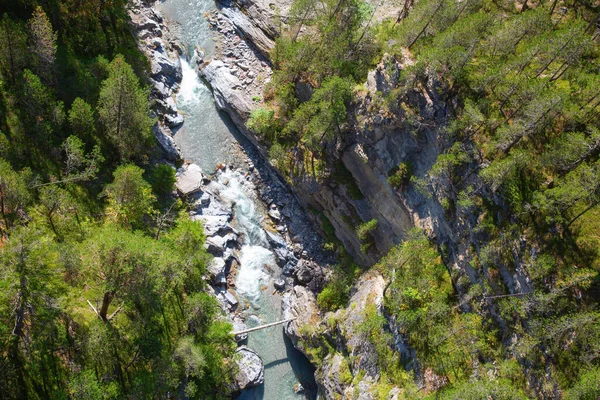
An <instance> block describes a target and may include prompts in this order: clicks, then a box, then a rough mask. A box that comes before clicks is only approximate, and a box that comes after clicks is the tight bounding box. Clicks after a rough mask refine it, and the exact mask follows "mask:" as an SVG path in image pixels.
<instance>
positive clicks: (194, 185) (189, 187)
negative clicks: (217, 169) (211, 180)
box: [175, 164, 203, 196]
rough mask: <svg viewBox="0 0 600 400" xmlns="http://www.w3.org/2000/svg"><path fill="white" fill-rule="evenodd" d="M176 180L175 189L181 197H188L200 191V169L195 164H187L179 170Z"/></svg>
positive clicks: (201, 176)
mask: <svg viewBox="0 0 600 400" xmlns="http://www.w3.org/2000/svg"><path fill="white" fill-rule="evenodd" d="M176 179H177V180H176V181H175V187H176V188H177V190H178V191H179V193H180V194H182V195H183V196H188V195H190V194H192V193H196V192H198V191H200V190H201V189H202V179H203V175H202V169H201V168H200V167H199V166H197V165H196V164H189V165H187V166H184V167H183V168H181V169H179V171H177V174H176Z"/></svg>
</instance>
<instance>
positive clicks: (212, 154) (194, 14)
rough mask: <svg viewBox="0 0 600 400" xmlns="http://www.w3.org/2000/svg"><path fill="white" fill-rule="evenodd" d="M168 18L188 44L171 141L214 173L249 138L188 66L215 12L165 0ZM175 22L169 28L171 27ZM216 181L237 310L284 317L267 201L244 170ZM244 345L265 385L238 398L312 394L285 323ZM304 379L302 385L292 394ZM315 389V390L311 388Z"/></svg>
mask: <svg viewBox="0 0 600 400" xmlns="http://www.w3.org/2000/svg"><path fill="white" fill-rule="evenodd" d="M157 8H158V9H159V10H160V11H161V12H162V13H163V15H164V16H165V17H166V18H167V20H169V21H170V23H171V26H172V28H171V29H172V30H174V31H175V32H177V34H178V35H179V39H180V40H181V42H182V43H183V44H184V45H185V46H186V48H187V56H186V57H184V58H182V60H181V61H182V70H183V79H182V82H181V88H180V91H179V93H178V95H177V106H178V108H179V110H180V112H181V113H182V114H183V116H184V118H185V123H184V124H183V126H182V127H181V128H180V129H179V130H177V132H176V133H175V135H174V138H175V142H176V143H177V144H178V146H179V147H180V149H181V152H182V155H183V157H184V158H185V159H186V160H189V161H192V162H194V163H196V164H198V165H199V166H200V167H201V168H202V169H203V170H204V171H205V172H207V173H213V172H214V171H215V169H216V165H217V164H219V163H224V164H227V163H230V162H234V161H235V160H236V159H237V160H239V158H240V156H243V154H242V155H241V154H240V146H238V143H241V145H242V147H245V146H249V143H248V141H246V140H244V138H243V137H242V135H241V134H240V133H239V132H238V131H237V130H236V129H235V127H234V126H233V124H232V123H231V121H230V120H229V119H228V118H227V116H226V115H223V113H221V112H219V111H217V109H216V108H215V105H214V101H213V98H212V94H211V92H210V90H209V89H208V88H207V87H206V86H205V85H204V83H203V82H202V81H201V80H200V78H199V77H198V75H197V73H196V71H195V69H194V68H193V67H192V65H195V62H194V60H193V59H192V57H193V54H194V48H198V49H201V50H202V51H203V52H205V54H206V55H207V56H210V55H211V53H212V52H213V51H214V48H215V46H214V41H213V39H212V35H213V34H214V32H212V31H211V30H210V29H209V25H208V23H207V21H206V19H205V17H204V14H205V13H206V12H209V11H211V10H214V9H215V4H214V2H213V1H210V0H166V1H164V2H162V3H159V4H158V7H157ZM175 24H176V26H173V25H175ZM215 179H216V180H217V181H218V182H219V183H221V184H222V185H223V188H222V190H221V197H222V200H224V201H228V202H230V203H231V204H233V205H234V221H233V223H234V225H235V228H236V229H237V230H238V231H239V232H240V233H241V235H242V237H244V242H243V245H242V248H241V250H240V254H239V259H240V268H239V271H238V276H237V278H236V290H237V293H238V295H239V296H240V300H241V301H240V303H241V304H240V308H244V307H247V308H246V309H245V310H244V311H243V315H244V317H245V319H246V324H247V325H248V326H249V327H253V326H257V325H262V324H265V323H269V322H275V321H278V320H280V319H281V296H280V294H279V293H278V292H277V291H275V290H274V287H273V282H274V280H275V279H276V278H278V277H279V276H280V274H281V269H280V268H279V267H278V266H277V263H276V262H275V257H274V254H273V252H272V251H271V249H270V246H269V243H268V241H267V238H266V232H265V229H268V226H267V224H266V222H265V218H264V216H265V215H266V210H265V206H264V204H263V203H262V202H261V201H260V200H259V199H258V196H257V194H256V191H255V190H254V188H253V186H252V184H251V183H250V182H248V181H247V180H246V179H245V177H244V176H243V174H242V173H240V172H238V171H231V170H229V169H228V170H227V171H225V172H222V173H218V174H217V175H216V176H215ZM247 345H248V347H250V348H251V349H253V350H255V351H256V352H257V353H258V354H259V355H260V357H261V358H262V360H263V363H264V365H265V383H264V384H263V385H261V386H259V387H257V388H253V389H250V390H246V391H244V392H242V394H241V395H240V396H239V397H238V398H239V399H242V400H248V399H252V400H254V399H256V400H258V399H265V400H286V399H290V400H297V399H303V398H308V399H313V398H315V397H316V396H315V393H314V387H315V383H314V377H313V374H314V370H313V368H312V366H311V365H310V364H309V362H308V360H307V359H306V358H305V357H304V356H303V355H302V354H301V353H300V352H298V351H297V350H296V349H295V348H294V347H293V346H292V344H291V342H290V340H289V339H288V338H287V337H286V336H285V334H284V332H283V327H282V326H276V327H272V328H267V329H263V330H260V331H256V332H252V333H250V334H249V335H248V343H247ZM298 383H301V384H302V385H303V386H304V387H305V388H307V390H305V391H304V393H298V394H297V393H296V391H295V390H294V387H295V386H296V385H297V384H298ZM309 388H312V389H313V390H308V389H309Z"/></svg>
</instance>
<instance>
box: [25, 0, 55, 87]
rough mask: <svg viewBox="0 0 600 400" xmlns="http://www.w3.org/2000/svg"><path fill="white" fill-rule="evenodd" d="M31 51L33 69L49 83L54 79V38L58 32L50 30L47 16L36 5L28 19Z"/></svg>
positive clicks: (50, 26)
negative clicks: (33, 62) (33, 61)
mask: <svg viewBox="0 0 600 400" xmlns="http://www.w3.org/2000/svg"><path fill="white" fill-rule="evenodd" d="M29 34H30V35H31V52H32V54H34V56H35V61H36V62H35V66H36V68H35V70H36V72H37V74H38V75H39V76H40V77H42V78H43V80H44V82H45V83H47V84H49V83H52V80H53V79H54V77H53V74H54V61H55V59H56V49H57V45H56V39H57V37H58V34H57V33H56V32H54V31H53V30H52V24H51V23H50V20H49V19H48V16H47V15H46V13H45V12H44V10H43V9H42V7H40V6H37V7H36V9H35V10H34V12H33V15H32V16H31V19H30V20H29Z"/></svg>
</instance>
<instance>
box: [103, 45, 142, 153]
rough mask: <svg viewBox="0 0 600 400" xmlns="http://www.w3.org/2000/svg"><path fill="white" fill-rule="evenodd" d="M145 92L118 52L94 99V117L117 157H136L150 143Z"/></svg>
mask: <svg viewBox="0 0 600 400" xmlns="http://www.w3.org/2000/svg"><path fill="white" fill-rule="evenodd" d="M149 114H150V110H149V105H148V93H147V92H146V90H144V89H142V87H141V86H140V84H139V81H138V78H137V76H135V73H134V72H133V69H132V68H131V66H129V64H127V62H126V61H125V59H124V58H123V56H121V55H118V56H116V57H115V58H114V60H113V61H112V62H111V63H110V65H109V67H108V78H107V79H106V80H105V81H104V82H102V88H101V90H100V97H99V99H98V118H99V121H100V123H101V124H102V127H103V131H104V133H105V135H106V137H107V138H108V140H109V141H110V142H111V143H112V145H113V146H114V147H115V148H116V149H117V150H118V151H119V155H120V157H121V158H123V159H125V160H131V159H133V158H139V157H140V155H141V154H144V153H145V149H146V148H147V146H148V145H149V144H150V143H151V139H152V132H151V127H152V125H153V123H154V122H153V121H152V119H151V118H150V117H149Z"/></svg>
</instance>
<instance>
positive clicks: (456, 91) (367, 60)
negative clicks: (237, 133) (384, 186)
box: [249, 0, 600, 399]
mask: <svg viewBox="0 0 600 400" xmlns="http://www.w3.org/2000/svg"><path fill="white" fill-rule="evenodd" d="M379 6H380V5H379ZM377 7H378V6H372V5H368V4H366V3H365V2H360V1H355V0H335V1H334V0H331V1H329V0H313V1H311V0H303V1H300V0H297V1H296V2H295V3H294V7H293V8H292V13H291V24H290V27H291V28H290V30H289V31H288V32H286V33H284V34H283V35H282V37H281V38H280V39H278V41H277V45H276V48H275V50H274V52H273V54H272V59H273V62H274V66H275V69H276V71H275V75H274V77H273V81H272V84H270V85H269V86H268V87H267V88H266V91H265V95H264V98H265V100H266V104H265V108H264V109H263V110H262V111H261V112H260V113H256V114H253V115H252V116H251V119H250V122H249V127H251V128H252V129H255V130H256V132H257V133H259V134H262V135H264V137H265V138H266V139H267V141H269V142H270V143H271V145H272V150H271V152H272V154H273V155H274V157H273V158H276V160H277V167H278V168H279V169H280V170H282V171H283V172H284V173H285V174H287V175H288V177H290V179H291V180H293V179H294V178H295V177H296V178H300V179H303V177H306V176H310V177H312V178H314V179H316V180H317V181H318V182H323V181H327V180H329V181H335V180H336V173H338V171H337V170H338V168H336V164H339V160H336V159H335V157H336V154H337V153H336V152H338V151H339V147H343V145H344V144H348V143H353V142H352V141H353V140H355V139H354V138H355V133H356V132H354V130H356V129H360V124H356V120H358V119H359V118H360V117H361V116H357V115H353V112H354V111H358V110H360V111H361V112H370V111H371V110H370V109H369V108H367V109H366V110H365V109H364V108H360V105H361V96H363V94H362V91H363V89H362V88H361V86H360V85H362V84H363V82H364V81H365V80H366V76H367V71H368V70H369V69H370V68H372V67H373V66H374V64H375V63H376V62H379V60H380V58H381V55H382V54H383V53H387V54H388V55H389V56H387V57H386V58H385V59H387V60H388V62H390V63H396V64H397V65H399V66H400V69H401V72H400V76H399V79H398V83H397V84H394V86H393V87H391V88H390V91H389V94H386V95H385V98H383V97H384V94H380V93H379V92H378V93H377V94H375V95H372V97H373V98H375V100H378V102H376V101H375V100H373V103H376V105H375V106H373V107H378V109H379V108H381V110H383V111H379V112H380V113H381V112H384V113H387V116H388V118H389V117H390V115H392V118H393V117H396V118H401V119H402V121H399V122H401V123H402V124H403V126H404V127H406V129H408V130H410V131H411V132H412V133H413V135H414V136H415V137H419V135H420V134H421V133H422V132H423V130H424V126H425V125H426V124H429V125H428V126H429V128H427V129H430V128H431V123H432V121H431V120H427V118H428V117H426V116H423V115H420V111H421V110H420V109H419V106H418V105H415V102H414V101H411V95H415V94H421V95H423V96H424V97H426V98H428V99H432V98H433V99H434V100H435V102H436V103H437V104H438V105H440V106H441V107H440V109H436V110H434V111H435V112H436V114H438V115H445V117H444V118H443V121H441V122H440V121H439V120H438V121H437V123H438V124H439V126H437V127H436V128H435V129H437V132H438V142H439V143H438V144H437V145H438V146H439V147H440V149H441V151H440V155H439V156H438V158H437V161H436V162H435V163H434V164H433V165H432V166H431V168H430V169H429V171H428V172H427V173H426V174H425V175H423V174H421V175H420V176H419V177H417V176H414V175H413V170H412V165H411V164H410V162H406V163H402V164H400V165H399V166H398V167H397V168H393V169H392V170H390V171H389V173H388V183H389V185H390V187H391V188H392V189H393V190H396V191H398V192H399V193H400V194H401V192H402V191H404V190H413V189H417V190H418V192H420V193H421V194H422V195H423V196H424V198H428V199H431V198H434V199H436V200H435V201H438V202H439V203H440V205H441V206H442V207H443V209H444V211H445V213H446V217H448V218H450V219H453V218H455V219H457V220H459V219H460V218H471V219H473V220H476V221H477V223H476V224H473V226H476V228H475V229H474V231H473V232H472V236H471V237H472V238H473V240H472V242H470V243H462V244H461V245H465V246H466V249H463V250H462V252H463V253H462V254H461V257H462V256H464V257H467V258H468V268H467V269H464V268H463V270H461V271H459V270H457V267H456V266H455V265H453V263H452V262H451V261H452V260H451V258H450V257H449V255H448V253H447V248H446V244H442V243H435V242H433V243H430V242H429V240H428V239H426V238H425V237H424V236H422V234H419V233H411V234H409V235H407V238H406V241H405V242H404V243H403V244H401V245H400V246H399V247H397V248H394V249H393V250H392V251H391V252H390V254H388V255H387V256H386V257H384V258H383V260H382V261H381V262H380V263H379V264H378V268H379V269H380V271H381V272H382V273H383V274H384V275H385V276H386V278H387V279H388V281H389V282H390V286H389V287H388V289H387V291H386V296H385V302H384V303H385V312H386V317H387V321H388V322H389V323H391V324H392V325H393V326H394V327H395V329H397V331H398V332H399V333H400V335H401V337H402V338H403V340H404V341H405V345H406V346H407V348H409V349H412V350H414V358H415V360H413V361H414V362H413V363H412V368H413V369H412V371H413V372H415V373H416V374H417V375H418V376H419V379H421V382H422V383H423V385H424V386H423V388H422V389H423V390H421V391H419V393H418V394H417V395H411V396H423V397H427V396H430V397H432V398H433V397H435V398H438V397H442V398H473V399H475V398H495V399H513V398H525V397H531V398H535V397H537V398H573V399H575V398H590V399H591V398H596V397H597V396H598V393H599V391H600V386H599V384H598V381H597V379H596V380H595V378H597V376H598V367H599V366H600V336H599V335H600V314H599V313H598V311H597V308H598V301H599V300H600V295H599V293H600V292H599V287H600V286H599V283H600V278H599V275H598V272H599V271H600V252H599V248H600V240H599V237H600V235H599V230H598V229H599V227H598V223H597V221H598V217H599V216H600V210H599V209H598V204H599V203H600V179H599V178H598V176H599V175H600V174H599V172H600V159H599V157H600V140H599V138H600V136H599V135H600V134H599V132H600V119H599V118H598V115H599V112H600V89H599V87H600V86H599V84H600V78H599V77H600V64H599V61H600V53H599V51H600V48H599V45H598V43H599V40H600V33H599V28H598V24H599V22H600V19H599V11H600V10H599V9H598V5H597V4H596V3H594V2H588V1H550V2H538V1H525V2H520V1H519V2H515V1H512V0H511V1H488V0H465V1H448V0H420V1H415V2H412V1H406V2H405V4H404V7H403V9H402V11H401V12H400V15H397V16H393V18H392V19H390V20H387V21H383V22H379V23H375V22H374V19H373V16H374V14H375V11H376V8H377ZM397 60H404V61H403V62H399V61H397ZM363 97H364V96H363ZM374 111H375V110H374ZM257 127H259V129H256V128H257ZM338 184H342V185H344V186H352V184H348V185H346V183H345V182H341V181H340V182H338ZM353 222H356V223H354V224H353V226H355V227H356V226H360V225H359V222H360V221H353ZM357 234H358V236H359V237H360V239H361V240H362V241H363V242H365V240H368V229H367V225H363V226H360V229H358V230H357ZM367 243H368V242H367ZM344 269H345V268H344V267H340V268H339V271H340V272H338V275H336V276H338V277H339V276H344V277H345V278H344V279H337V278H336V279H333V280H332V283H331V284H330V285H329V286H328V287H326V289H325V290H324V291H323V293H322V294H321V295H320V296H319V300H320V303H321V305H323V306H324V307H326V308H327V309H332V308H334V307H343V306H346V304H345V303H344V302H345V301H347V298H348V295H347V293H348V291H349V290H348V287H347V286H348V285H349V284H350V282H351V281H352V279H346V277H348V276H351V275H352V274H350V273H348V272H344ZM347 269H349V270H352V268H351V267H348V268H347ZM377 318H378V317H377V315H376V313H375V314H374V315H371V316H370V317H369V318H367V321H368V324H367V325H368V326H366V327H365V332H366V336H367V337H368V338H370V340H371V341H373V343H374V345H375V346H376V347H377V348H378V351H377V353H378V356H379V357H380V358H381V360H380V362H381V368H382V370H385V371H386V373H385V375H382V377H381V382H380V383H381V384H382V385H384V387H388V386H386V385H398V386H403V385H405V384H406V382H405V381H404V379H405V374H402V373H394V368H398V369H399V370H402V371H403V370H404V368H405V365H404V364H405V363H407V362H408V361H409V360H401V359H400V357H398V354H397V353H388V352H386V351H383V350H382V348H381V344H382V343H386V344H387V345H388V347H390V348H391V347H393V346H394V343H393V342H392V340H391V339H390V337H388V336H386V335H385V334H384V333H383V332H382V329H384V328H386V323H385V322H382V321H381V320H378V319H377ZM354 372H356V373H358V372H357V371H354ZM424 377H425V378H424ZM423 379H425V380H424V381H423ZM490 382H493V383H490Z"/></svg>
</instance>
